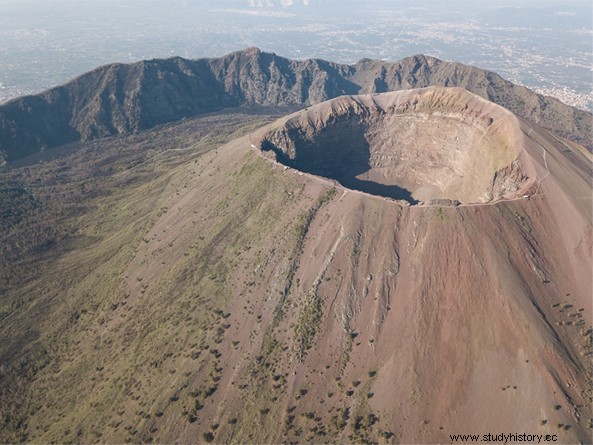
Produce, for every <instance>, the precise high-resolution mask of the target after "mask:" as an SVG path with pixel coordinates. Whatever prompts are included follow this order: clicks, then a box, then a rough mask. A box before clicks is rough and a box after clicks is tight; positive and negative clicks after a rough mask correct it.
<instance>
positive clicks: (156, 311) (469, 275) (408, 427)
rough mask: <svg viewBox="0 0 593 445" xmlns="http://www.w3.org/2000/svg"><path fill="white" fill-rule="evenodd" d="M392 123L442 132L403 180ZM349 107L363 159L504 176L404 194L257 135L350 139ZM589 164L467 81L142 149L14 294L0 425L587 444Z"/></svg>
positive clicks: (77, 431) (439, 173) (262, 438)
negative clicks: (155, 151)
mask: <svg viewBox="0 0 593 445" xmlns="http://www.w3.org/2000/svg"><path fill="white" fill-rule="evenodd" d="M373 102H374V103H375V104H373ZM391 106H394V107H395V111H397V112H396V113H391V114H390V112H389V109H390V107H391ZM380 110H384V112H383V113H381V112H380ZM344 113H345V114H344ZM344 115H347V116H349V117H351V118H352V119H350V120H346V121H342V120H341V119H342V118H341V117H340V116H344ZM381 119H383V122H384V125H383V126H381V125H380V120H381ZM400 119H404V120H405V119H407V121H408V122H410V121H414V120H416V121H418V122H422V125H421V126H419V127H417V128H418V129H419V130H422V132H427V133H431V132H432V133H431V137H430V138H427V141H434V142H436V143H435V144H434V145H432V144H431V145H429V146H427V147H425V152H423V153H422V154H421V156H425V157H426V158H425V160H426V159H428V158H427V156H428V155H429V153H433V155H434V160H433V164H432V165H431V167H430V168H431V170H430V171H426V170H421V169H420V168H419V167H420V165H418V166H417V167H418V169H417V170H416V171H417V179H414V175H413V173H412V172H402V171H400V170H398V169H397V168H396V167H397V159H398V158H397V156H399V153H404V152H405V151H403V152H398V150H400V149H401V146H400V145H399V144H397V145H391V146H389V145H387V144H384V143H383V142H384V140H383V138H382V136H381V133H382V132H384V133H385V134H387V135H388V136H389V138H388V139H393V138H397V137H398V135H399V132H400V131H404V132H405V131H407V127H408V126H403V125H400V123H399V120H400ZM309 121H310V122H309ZM348 122H350V123H354V122H362V123H364V124H365V125H366V124H369V125H368V126H365V127H364V130H365V131H357V132H354V133H353V135H358V136H359V135H360V134H362V135H363V138H365V137H366V138H369V141H370V142H372V144H370V145H369V146H370V147H371V148H372V153H373V155H375V156H374V157H372V158H371V160H372V162H371V164H369V165H372V166H373V167H374V168H379V169H381V168H382V166H381V165H379V164H380V163H383V164H384V166H385V168H386V170H385V171H386V175H385V177H386V178H399V177H400V174H402V176H401V177H403V178H405V180H406V181H409V182H414V181H416V182H418V183H422V182H424V181H426V180H431V181H434V185H435V186H438V187H439V189H440V190H441V191H442V192H444V191H455V190H462V191H464V190H465V188H464V187H462V188H460V189H455V188H448V187H446V186H445V185H444V184H445V182H442V181H441V183H439V181H440V180H442V179H443V178H445V179H446V178H448V177H449V176H448V175H449V170H453V171H455V170H456V169H457V167H458V166H460V165H461V166H463V165H464V163H463V162H459V163H453V164H448V162H450V160H448V159H447V156H459V159H463V158H464V157H466V156H467V159H468V162H469V164H468V165H470V166H471V165H472V164H471V162H475V163H479V162H486V161H487V163H488V164H489V165H491V166H493V167H492V168H491V170H490V172H491V173H492V172H496V173H497V175H496V177H498V176H499V173H498V172H500V171H501V169H502V172H503V173H508V171H507V170H506V169H505V165H507V166H508V165H513V164H514V166H515V167H514V170H513V171H518V172H520V173H521V174H520V175H515V176H513V175H511V179H513V180H515V179H518V180H519V181H518V182H517V184H516V185H517V190H516V191H515V192H512V193H510V192H508V191H507V192H505V193H502V194H501V195H496V194H492V199H491V200H490V199H487V200H485V202H480V197H482V196H483V194H478V195H477V196H468V197H466V198H464V199H461V201H463V203H462V204H459V205H451V204H452V203H451V202H445V203H444V204H445V205H442V204H441V202H440V201H438V200H437V201H433V202H432V203H431V204H425V205H409V203H407V202H401V201H397V200H393V199H386V198H384V197H381V196H373V195H372V194H369V193H361V192H360V191H359V190H353V189H351V188H350V187H345V186H342V185H340V184H339V183H338V182H336V181H335V180H334V179H333V178H331V177H329V176H327V177H322V176H317V175H314V174H311V173H317V174H319V173H320V172H319V171H316V170H314V169H309V168H307V166H308V165H311V164H309V163H308V162H305V163H303V164H297V165H295V167H299V168H303V170H305V171H300V170H296V169H294V168H285V166H284V165H282V164H279V163H277V162H274V160H273V159H271V158H272V156H270V153H269V152H268V153H266V152H261V151H260V150H259V149H258V148H254V147H253V146H256V147H257V146H258V145H259V144H260V141H264V140H269V138H270V137H271V135H273V134H282V132H283V131H284V130H285V129H287V128H297V129H298V128H302V129H305V130H306V132H305V133H303V135H304V136H307V135H311V138H310V139H308V140H307V143H305V140H304V139H302V138H301V139H297V138H296V137H294V138H293V139H291V140H294V141H300V142H299V143H298V144H296V145H295V151H294V154H295V155H296V156H294V157H293V158H291V159H294V160H295V161H296V160H297V159H299V152H301V150H304V152H305V153H307V150H309V151H310V152H313V151H314V150H313V149H312V148H309V146H308V145H307V144H311V145H312V146H315V142H316V140H317V139H316V138H317V137H321V136H323V135H328V136H327V138H326V140H325V142H326V143H324V144H323V146H324V147H325V149H326V150H328V151H332V150H333V151H342V152H344V153H346V154H348V151H349V150H350V148H351V147H350V145H349V144H348V141H343V140H340V141H338V142H339V143H340V146H339V147H338V146H336V147H333V146H331V142H332V141H331V138H330V137H329V136H330V135H331V133H330V132H331V128H332V126H339V125H343V124H344V125H345V124H347V123H348ZM418 122H417V123H416V124H415V125H416V126H418V125H420V124H418ZM453 123H455V125H453ZM296 124H298V126H295V125H296ZM371 124H372V125H371ZM435 125H436V126H438V127H440V128H441V129H442V128H444V127H445V128H447V129H449V130H452V131H454V133H453V134H455V135H456V136H458V137H459V139H458V140H459V145H458V146H457V149H456V148H455V144H454V142H452V141H451V140H449V139H448V138H449V136H450V135H448V134H444V132H440V133H439V132H438V131H436V132H435V131H433V130H432V129H431V127H433V126H435ZM474 125H475V126H477V127H478V128H477V129H473V130H471V131H470V130H468V128H473V127H474ZM505 126H506V128H504V131H503V132H500V133H499V132H498V131H497V128H500V129H502V128H503V127H505ZM394 128H395V130H394ZM367 130H368V131H367ZM419 133H420V132H419ZM439 134H440V138H441V139H440V140H437V139H436V138H437V136H438V135H439ZM501 134H502V135H504V137H502V139H500V138H499V139H497V136H499V135H501ZM478 135H484V136H485V139H488V138H490V139H491V141H488V142H485V141H482V142H480V140H479V138H477V136H478ZM461 136H464V137H466V139H463V138H462V137H461ZM476 138H477V139H476ZM453 139H454V138H453ZM454 140H455V139H454ZM468 141H473V142H472V144H471V146H469V147H468V146H466V144H467V142H468ZM350 142H352V143H355V142H359V139H355V138H352V140H351V141H350ZM402 142H403V141H402ZM480 144H484V145H480ZM505 145H506V146H505ZM278 146H280V145H278ZM320 148H321V147H315V149H320ZM403 148H405V147H403ZM375 149H376V150H375ZM441 149H444V152H441ZM457 150H458V151H459V154H456V153H457ZM488 151H490V152H491V153H490V154H488V153H487V152H488ZM287 153H288V154H289V155H290V154H291V152H290V151H287ZM390 153H393V155H394V157H393V158H392V159H388V157H387V156H388V155H389V154H390ZM442 155H446V156H442ZM471 156H475V157H476V158H478V159H474V160H473V161H470V158H471ZM481 158H485V160H482V159H481ZM333 160H335V162H338V161H339V159H338V157H337V156H336V157H335V158H333ZM591 160H592V158H591V154H590V153H588V152H587V151H586V150H585V149H584V148H583V147H582V146H579V145H578V144H575V143H573V142H570V141H567V140H565V139H562V138H560V137H558V136H556V135H554V134H553V133H551V132H549V131H547V130H544V129H542V128H541V127H539V126H537V125H532V124H530V123H528V122H526V121H524V120H522V119H519V118H516V117H514V116H510V115H509V113H508V112H506V111H504V110H501V109H500V108H499V107H497V106H495V105H493V104H490V103H487V102H486V101H484V100H482V99H480V98H477V97H475V96H473V95H471V94H469V93H466V92H463V91H462V90H458V89H452V90H449V89H446V90H443V89H426V90H420V91H417V92H401V93H398V94H394V95H392V94H389V95H386V96H366V97H352V98H341V99H338V100H336V101H333V102H330V103H329V104H321V105H320V106H318V107H312V109H311V110H307V111H303V112H302V113H300V114H299V115H296V116H292V117H289V118H286V119H282V120H281V121H279V122H276V123H272V124H270V125H267V126H265V127H263V128H261V129H259V130H255V131H253V132H252V133H251V134H250V135H247V136H244V137H241V138H239V139H236V140H234V141H233V142H230V143H228V144H226V145H223V146H220V147H218V148H217V149H213V150H211V151H209V152H207V153H205V154H203V155H201V156H199V157H197V158H195V159H191V162H187V163H184V164H183V165H180V166H178V167H176V168H174V169H171V170H164V171H163V170H161V171H163V173H162V174H161V176H158V175H156V174H155V170H154V168H155V164H152V163H151V162H150V161H149V162H148V163H147V164H146V165H144V166H143V167H142V168H144V169H146V170H145V171H146V173H147V174H150V176H149V179H148V180H149V182H147V183H146V184H145V185H142V186H137V187H135V188H133V193H132V194H130V195H129V196H127V195H125V194H124V195H122V197H121V198H120V199H119V200H118V201H115V202H111V203H110V201H109V200H108V199H107V198H106V197H105V196H102V195H99V197H98V198H97V200H98V201H97V202H96V206H97V211H96V212H95V213H92V212H90V211H89V213H88V214H86V215H84V217H83V218H82V220H81V222H80V224H79V225H78V226H77V228H78V231H77V232H76V233H77V236H78V237H80V238H81V239H84V240H85V243H84V245H81V246H80V247H78V248H75V249H74V250H72V251H70V252H68V253H67V254H64V255H63V256H62V257H61V258H60V261H53V262H51V263H44V267H39V268H38V274H37V275H36V277H35V278H34V280H33V281H31V282H29V283H26V285H23V286H18V287H17V288H16V289H14V290H12V293H11V294H10V295H9V297H10V298H11V299H12V300H14V301H17V302H20V304H18V305H17V304H15V305H14V307H12V308H11V309H5V310H7V311H8V312H7V314H8V315H5V316H4V318H3V320H2V324H1V325H0V338H4V339H7V340H6V341H3V342H2V343H1V344H0V359H1V360H2V363H3V364H4V363H6V365H3V367H2V368H0V377H2V378H3V380H2V382H3V383H5V384H3V385H1V387H2V388H7V389H8V391H4V392H2V393H0V396H1V397H2V398H3V399H2V400H3V402H4V403H2V404H0V409H2V410H3V411H2V417H0V418H1V419H4V420H6V419H8V421H11V422H12V423H10V422H7V423H6V427H5V428H4V429H0V433H3V434H4V436H0V437H4V438H5V441H6V442H14V441H15V440H14V439H12V440H9V439H10V438H15V437H16V438H19V440H18V441H29V442H52V443H53V442H91V441H101V442H106V443H123V442H133V443H139V442H142V443H144V442H155V443H173V442H196V441H203V442H213V443H289V442H295V443H303V442H313V443H321V442H323V443H330V442H331V443H346V442H348V443H370V442H376V443H448V442H451V441H453V439H451V437H450V435H453V434H479V435H484V434H489V433H501V432H506V433H509V432H513V433H526V434H537V435H540V434H541V435H544V434H553V435H556V438H557V441H558V442H559V443H578V442H581V443H588V441H589V440H590V437H591V435H590V433H591V418H592V416H593V413H592V412H591V401H592V394H591V370H590V358H591V355H592V354H593V343H592V335H593V328H592V327H591V324H592V321H593V320H592V318H593V315H592V307H591V304H592V302H591V299H590V295H591V290H592V282H591V280H592V278H591V274H590V271H591V267H592V265H593V260H592V247H593V246H592V238H593V237H592V235H593V230H592V221H591V218H592V209H591V207H592V203H591V199H590V197H591V182H590V181H591V171H590V166H591ZM375 161H377V162H375ZM154 162H156V161H154ZM332 162H333V161H332ZM422 164H424V162H423V163H422ZM162 168H163V167H162V166H161V169H162ZM423 168H424V167H423ZM471 170H472V169H471V168H468V169H465V168H464V169H459V171H457V173H456V175H457V176H456V177H457V178H458V177H459V175H460V174H463V175H467V173H468V172H469V171H471ZM157 171H158V170H157ZM370 172H371V173H373V174H374V173H375V172H374V171H373V170H371V171H370ZM321 173H323V172H321ZM387 173H388V174H387ZM403 173H405V174H403ZM428 173H432V176H434V178H431V175H430V174H428ZM130 174H131V173H130ZM369 174H370V173H369ZM126 175H128V173H124V174H123V175H122V176H121V177H119V176H118V177H119V178H120V180H122V181H123V180H126V181H130V185H129V187H132V186H133V184H134V181H132V179H133V176H130V177H128V176H126ZM501 175H502V177H505V178H506V176H505V174H501ZM380 178H381V175H376V176H373V177H372V178H370V179H369V180H373V181H379V180H380ZM413 180H414V181H413ZM494 181H496V179H494ZM480 183H482V182H480ZM483 183H484V184H485V183H487V181H485V182H483ZM511 183H512V181H511ZM441 186H442V189H441ZM480 187H482V186H479V187H476V190H477V191H479V190H481V188H480ZM472 188H473V187H468V190H471V189H472ZM524 188H525V189H526V190H524ZM124 192H127V190H126V188H124V187H122V190H121V193H124ZM411 193H412V194H413V193H415V191H414V190H413V189H412V190H411ZM523 193H525V194H527V195H528V198H524V197H523V195H522V194H523ZM517 194H518V196H517ZM110 199H115V198H113V197H110ZM427 201H428V202H430V200H427ZM147 212H148V213H147ZM107 229H108V230H107ZM35 280H37V281H35ZM31 320H35V327H34V329H31V328H30V325H31ZM19 341H20V342H22V344H23V345H25V346H26V347H21V346H20V344H19ZM6 392H8V396H7V395H6Z"/></svg>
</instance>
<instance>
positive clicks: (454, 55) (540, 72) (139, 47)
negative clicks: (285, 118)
mask: <svg viewBox="0 0 593 445" xmlns="http://www.w3.org/2000/svg"><path fill="white" fill-rule="evenodd" d="M444 3H446V4H445V5H443V4H444ZM592 10H593V6H592V4H591V2H590V1H589V0H582V1H570V0H569V1H567V0H546V1H530V0H515V1H507V0H494V1H487V2H486V1H467V0H457V1H448V2H441V1H436V2H435V1H427V0H419V1H412V2H409V1H405V2H404V1H399V0H396V1H387V0H366V1H365V0H360V1H348V0H346V1H337V0H325V1H323V0H308V1H307V0H276V1H273V0H171V1H166V2H165V1H161V0H102V1H94V0H0V42H2V43H0V60H1V64H0V102H5V101H7V100H10V99H12V98H14V97H17V96H21V95H24V94H30V93H34V92H38V91H41V90H43V89H46V88H49V87H52V86H55V85H57V84H60V83H63V82H66V81H67V80H69V79H71V78H73V77H75V76H77V75H79V74H82V73H83V72H85V71H88V70H90V69H93V68H95V67H96V66H99V65H103V64H106V63H111V62H124V63H129V62H134V61H138V60H141V59H150V58H167V57H171V56H182V57H186V58H200V57H214V56H221V55H223V54H225V53H228V52H231V51H235V50H239V49H243V48H246V47H249V46H257V47H259V48H261V49H262V50H264V51H269V52H275V53H277V54H279V55H282V56H285V57H289V58H295V59H305V58H322V59H326V60H330V61H335V62H342V63H353V62H356V61H357V60H359V59H361V58H372V59H385V60H389V61H395V60H398V59H401V58H403V57H406V56H409V55H413V54H419V53H422V54H428V55H432V56H435V57H438V58H441V59H444V60H453V61H457V62H461V63H465V64H471V65H476V66H479V67H480V68H484V69H489V70H492V71H495V72H497V73H499V74H500V75H502V76H503V77H505V78H506V79H508V80H510V81H512V82H515V83H518V84H522V85H525V86H528V87H530V88H532V89H535V90H536V91H538V92H541V93H544V94H547V95H551V96H555V97H557V98H559V99H560V100H562V101H564V102H565V103H567V104H570V105H573V106H577V107H579V108H582V109H588V110H593V93H592V91H591V82H592V69H593V48H592V46H593V43H592V42H593V40H592V38H593V29H592V27H593V25H592V20H593V19H592Z"/></svg>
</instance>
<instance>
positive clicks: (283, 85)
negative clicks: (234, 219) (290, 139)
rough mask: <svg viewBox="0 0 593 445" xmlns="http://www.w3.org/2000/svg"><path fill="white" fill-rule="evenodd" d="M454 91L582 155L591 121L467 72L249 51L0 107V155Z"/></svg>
mask: <svg viewBox="0 0 593 445" xmlns="http://www.w3.org/2000/svg"><path fill="white" fill-rule="evenodd" d="M431 85H435V86H459V87H462V88H465V89H467V90H469V91H472V92H474V93H476V94H478V95H480V96H482V97H484V98H487V99H489V100H491V101H493V102H495V103H498V104H500V105H502V106H503V107H505V108H507V109H509V110H511V111H513V112H514V113H516V114H517V115H519V116H522V117H524V118H526V119H528V120H529V121H531V122H533V123H536V124H540V125H542V126H544V127H546V128H549V129H551V130H552V131H554V132H556V133H557V134H559V135H561V136H564V137H568V138H570V139H572V140H574V141H577V142H579V143H581V144H584V145H586V146H588V147H589V148H590V146H591V140H592V129H591V128H592V122H591V119H592V117H591V114H590V113H587V112H585V111H582V110H578V109H575V108H572V107H569V106H567V105H564V104H562V103H561V102H559V101H558V100H555V99H552V98H549V97H544V96H541V95H538V94H536V93H534V92H533V91H530V90H528V89H527V88H524V87H519V86H516V85H513V84H512V83H510V82H508V81H505V80H504V79H502V78H501V77H500V76H498V75H496V74H494V73H491V72H488V71H484V70H480V69H478V68H475V67H470V66H465V65H461V64H458V63H451V62H443V61H440V60H438V59H435V58H432V57H426V56H413V57H408V58H405V59H403V60H401V61H399V62H395V63H385V62H377V61H370V60H363V61H361V62H359V63H357V64H356V65H352V66H348V65H339V64H335V63H330V62H326V61H323V60H305V61H292V60H288V59H285V58H282V57H279V56H277V55H275V54H268V53H263V52H261V51H259V50H258V49H256V48H250V49H247V50H244V51H239V52H235V53H231V54H229V55H227V56H224V57H221V58H218V59H199V60H186V59H182V58H172V59H167V60H151V61H142V62H138V63H134V64H129V65H123V64H113V65H107V66H104V67H101V68H98V69H96V70H94V71H91V72H89V73H87V74H84V75H82V76H80V77H78V78H77V79H74V80H73V81H71V82H69V83H67V84H65V85H63V86H60V87H57V88H53V89H51V90H49V91H46V92H44V93H41V94H38V95H35V96H27V97H23V98H19V99H15V100H13V101H11V102H9V103H7V104H5V105H2V106H0V155H1V156H2V157H3V158H4V159H6V160H8V161H10V160H14V159H18V158H20V157H23V156H26V155H28V154H31V153H34V152H37V151H40V150H43V149H45V148H48V147H54V146H58V145H62V144H66V143H69V142H73V141H78V140H83V141H86V140H91V139H95V138H99V137H104V136H108V135H113V134H124V133H130V132H135V131H138V130H142V129H147V128H151V127H153V126H155V125H158V124H160V123H163V122H169V121H174V120H177V119H181V118H183V117H187V116H192V115H195V114H199V113H205V112H210V111H213V110H218V109H221V108H224V107H236V106H240V105H253V104H266V105H309V104H315V103H319V102H322V101H325V100H327V99H330V98H333V97H337V96H340V95H344V94H359V93H371V92H385V91H392V90H400V89H408V88H418V87H427V86H431Z"/></svg>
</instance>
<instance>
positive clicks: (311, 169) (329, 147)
mask: <svg viewBox="0 0 593 445" xmlns="http://www.w3.org/2000/svg"><path fill="white" fill-rule="evenodd" d="M363 125H364V124H362V123H360V122H356V121H355V122H353V121H342V122H337V123H335V124H334V125H332V126H331V127H326V128H325V129H323V130H322V131H321V132H320V134H318V135H317V136H316V138H315V140H314V141H309V140H305V138H304V137H303V136H302V134H301V133H300V132H299V131H298V130H296V129H292V130H289V131H288V133H289V134H287V135H286V136H287V137H288V138H289V140H290V141H292V143H293V144H294V153H295V155H294V156H295V157H294V158H291V157H290V156H289V155H288V154H287V152H288V150H287V149H286V148H284V149H283V148H281V147H280V146H279V145H282V142H281V141H278V142H276V141H274V142H276V144H278V145H276V144H275V143H274V142H272V141H269V140H264V141H263V142H262V144H261V148H262V150H264V151H271V152H273V153H274V154H275V155H276V161H278V162H279V163H281V164H283V165H286V166H288V167H291V168H294V169H296V170H300V171H302V172H305V173H310V174H313V175H316V176H323V177H325V178H330V179H334V180H336V181H338V182H339V183H340V184H342V185H343V186H344V187H347V188H350V189H352V190H359V191H361V192H365V193H369V194H372V195H377V196H381V197H384V198H391V199H396V200H405V201H407V202H409V203H410V204H417V203H418V201H417V200H415V199H414V198H413V197H412V193H411V192H410V191H409V190H407V189H405V188H403V187H399V186H397V185H387V184H380V183H378V182H374V181H369V180H363V179H359V178H358V176H359V175H361V174H364V173H366V172H368V171H370V170H371V165H370V158H371V150H370V145H369V143H368V141H367V140H366V139H365V137H364V134H365V131H364V128H362V127H363Z"/></svg>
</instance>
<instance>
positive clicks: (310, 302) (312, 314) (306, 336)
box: [295, 291, 323, 360]
mask: <svg viewBox="0 0 593 445" xmlns="http://www.w3.org/2000/svg"><path fill="white" fill-rule="evenodd" d="M322 315H323V313H322V310H321V300H320V298H319V297H318V296H317V295H316V293H315V292H313V291H311V292H309V293H308V294H307V296H306V298H305V301H304V303H303V307H302V308H301V312H300V314H299V320H298V323H297V325H296V327H295V334H296V340H297V344H298V352H297V357H298V358H299V360H303V358H304V357H305V355H306V354H307V350H308V349H310V348H311V346H313V341H314V339H315V335H316V334H317V332H318V331H319V325H320V324H321V317H322Z"/></svg>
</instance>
